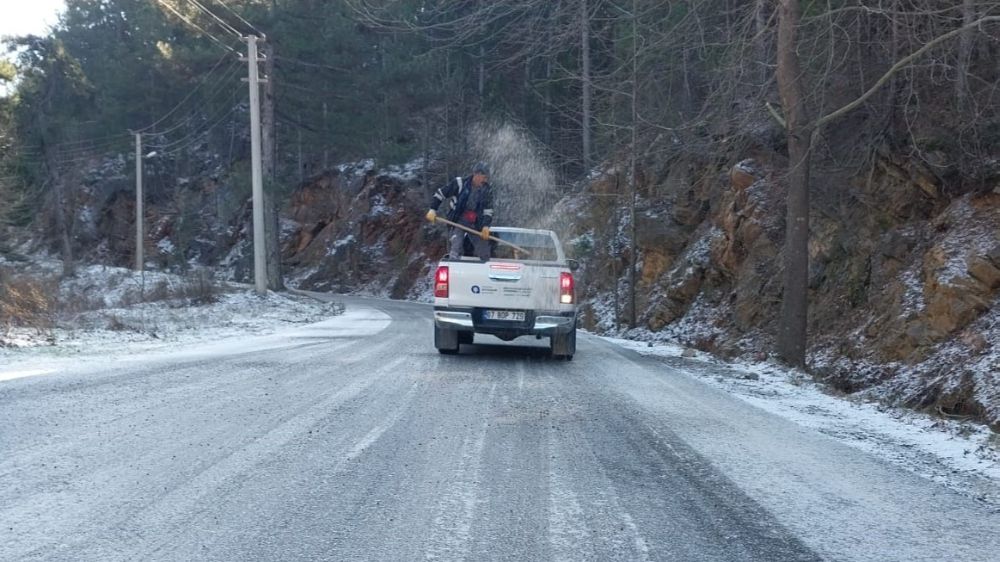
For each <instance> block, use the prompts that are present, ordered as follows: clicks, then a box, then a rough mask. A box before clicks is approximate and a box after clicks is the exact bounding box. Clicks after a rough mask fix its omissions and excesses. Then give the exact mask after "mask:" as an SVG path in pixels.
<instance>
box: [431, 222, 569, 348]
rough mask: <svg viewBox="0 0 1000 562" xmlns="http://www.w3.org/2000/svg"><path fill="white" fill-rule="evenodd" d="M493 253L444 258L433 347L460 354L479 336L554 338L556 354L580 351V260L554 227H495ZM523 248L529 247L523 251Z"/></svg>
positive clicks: (437, 274)
mask: <svg viewBox="0 0 1000 562" xmlns="http://www.w3.org/2000/svg"><path fill="white" fill-rule="evenodd" d="M491 233H492V234H493V236H495V237H497V238H499V239H501V240H504V241H506V242H509V243H510V244H513V245H514V246H517V247H518V248H520V249H515V248H513V247H511V246H508V245H504V244H497V243H496V242H494V244H495V246H494V247H493V252H492V256H493V257H492V258H491V259H490V260H488V261H485V262H484V261H480V260H479V259H478V258H474V257H461V258H456V259H445V260H442V261H441V262H440V263H439V264H438V268H437V270H436V272H435V275H434V346H435V347H436V348H437V349H438V351H439V352H441V353H444V354H455V353H458V352H459V348H460V345H461V344H463V343H465V344H471V343H472V342H473V339H474V338H475V334H490V335H493V336H496V337H498V338H500V339H501V340H504V341H512V340H514V339H516V338H518V337H521V336H535V337H537V338H539V339H540V338H549V341H550V348H551V353H552V356H553V357H556V358H560V359H566V360H571V359H572V358H573V355H574V354H575V353H576V324H577V299H576V282H575V279H574V277H573V272H574V271H575V270H576V269H577V263H576V261H574V260H570V259H567V258H566V255H565V254H564V253H563V248H562V245H561V244H560V243H559V238H558V237H557V236H556V234H555V233H554V232H552V231H550V230H533V229H526V228H509V227H496V228H493V229H491ZM522 250H523V251H522Z"/></svg>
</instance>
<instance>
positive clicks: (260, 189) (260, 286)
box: [246, 35, 267, 295]
mask: <svg viewBox="0 0 1000 562" xmlns="http://www.w3.org/2000/svg"><path fill="white" fill-rule="evenodd" d="M259 39H260V38H259V37H257V36H255V35H249V36H247V37H246V42H247V59H246V60H247V66H248V68H249V76H248V77H247V82H248V84H249V86H250V176H251V183H252V186H253V281H254V288H255V289H256V291H257V293H258V294H261V295H264V294H267V263H266V260H267V252H266V248H265V246H264V181H263V173H262V171H261V152H260V149H261V146H260V145H261V142H260V82H261V81H260V77H259V76H258V74H257V63H258V62H260V59H259V58H258V57H257V41H258V40H259Z"/></svg>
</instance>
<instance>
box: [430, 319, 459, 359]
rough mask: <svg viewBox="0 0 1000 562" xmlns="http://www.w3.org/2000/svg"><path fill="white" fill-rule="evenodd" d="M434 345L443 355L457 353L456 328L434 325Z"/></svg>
mask: <svg viewBox="0 0 1000 562" xmlns="http://www.w3.org/2000/svg"><path fill="white" fill-rule="evenodd" d="M434 347H436V348H437V350H438V353H443V354H445V355H454V354H456V353H458V330H449V329H447V328H439V327H437V326H434Z"/></svg>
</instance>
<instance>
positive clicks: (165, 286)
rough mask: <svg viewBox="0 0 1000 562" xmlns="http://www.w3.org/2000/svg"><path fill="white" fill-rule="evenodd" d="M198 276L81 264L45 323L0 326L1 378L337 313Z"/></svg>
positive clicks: (334, 308)
mask: <svg viewBox="0 0 1000 562" xmlns="http://www.w3.org/2000/svg"><path fill="white" fill-rule="evenodd" d="M202 273H203V275H202V276H196V277H187V278H185V277H181V276H177V275H172V274H167V273H157V272H147V273H145V274H144V275H143V274H137V273H134V272H131V271H129V270H127V269H122V268H113V267H102V266H90V267H84V268H81V271H80V272H79V273H78V275H77V276H76V277H74V278H71V279H67V280H64V281H62V282H60V283H59V284H58V286H57V287H55V290H54V293H55V294H53V295H50V296H51V297H53V298H54V300H55V301H56V302H58V303H60V304H59V307H60V310H59V311H58V312H56V313H54V314H53V315H52V319H51V326H48V327H44V328H41V329H39V328H27V327H17V326H13V327H6V328H4V327H2V326H0V379H2V376H3V372H11V371H13V370H14V367H17V368H18V369H20V370H21V371H31V370H33V369H32V366H33V365H35V366H37V365H40V364H42V363H44V362H47V361H52V360H57V361H58V360H65V359H69V358H71V359H73V360H77V359H80V360H92V359H96V360H101V359H106V358H110V357H115V356H125V355H134V354H142V353H146V352H150V351H154V350H169V349H174V348H185V347H188V346H190V345H191V344H195V343H197V344H201V343H204V342H206V341H213V340H222V339H227V338H236V337H246V336H250V335H263V334H269V333H272V332H275V331H277V330H280V329H282V328H285V327H288V326H295V325H304V324H310V323H314V322H318V321H321V320H324V319H327V318H330V317H331V316H336V315H338V314H341V313H342V312H343V306H342V305H340V304H336V303H322V302H319V301H317V300H315V299H312V298H309V297H305V296H299V295H292V294H286V293H280V294H279V293H274V292H268V293H267V294H266V295H257V294H256V293H254V292H253V291H252V290H251V289H250V287H248V286H245V285H235V284H231V283H223V282H220V281H218V280H216V279H214V278H212V277H211V276H210V275H208V274H207V273H206V272H202ZM151 299H152V302H148V301H150V300H151Z"/></svg>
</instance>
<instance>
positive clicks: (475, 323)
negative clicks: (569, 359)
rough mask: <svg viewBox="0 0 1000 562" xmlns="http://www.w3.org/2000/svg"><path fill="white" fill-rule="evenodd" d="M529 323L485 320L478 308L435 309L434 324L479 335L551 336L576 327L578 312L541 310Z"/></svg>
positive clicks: (532, 315)
mask: <svg viewBox="0 0 1000 562" xmlns="http://www.w3.org/2000/svg"><path fill="white" fill-rule="evenodd" d="M528 315H529V318H528V320H527V321H526V322H524V323H521V322H498V321H493V322H483V321H479V319H480V318H481V315H480V312H479V311H478V310H476V309H461V310H459V309H448V308H436V309H435V310H434V324H435V325H436V326H437V327H439V328H447V329H449V330H458V331H459V332H476V333H479V334H494V335H498V336H502V337H516V336H551V335H553V334H565V333H567V332H570V331H572V330H573V328H575V327H576V313H575V312H568V313H567V312H562V313H560V312H547V311H546V312H539V313H535V314H532V313H528Z"/></svg>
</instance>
